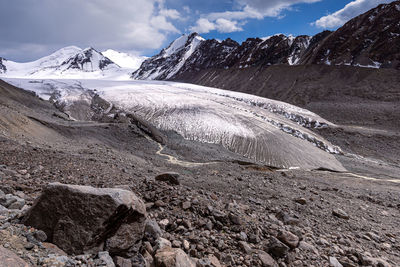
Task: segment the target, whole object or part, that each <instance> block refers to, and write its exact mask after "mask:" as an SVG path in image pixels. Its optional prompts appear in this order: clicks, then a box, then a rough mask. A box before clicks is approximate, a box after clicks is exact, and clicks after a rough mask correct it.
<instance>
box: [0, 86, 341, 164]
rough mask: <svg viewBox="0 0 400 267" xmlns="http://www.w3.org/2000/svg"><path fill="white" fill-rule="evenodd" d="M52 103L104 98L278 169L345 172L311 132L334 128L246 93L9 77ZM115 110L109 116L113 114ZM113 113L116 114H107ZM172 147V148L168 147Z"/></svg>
mask: <svg viewBox="0 0 400 267" xmlns="http://www.w3.org/2000/svg"><path fill="white" fill-rule="evenodd" d="M6 81H7V82H9V83H11V84H13V85H15V86H18V87H21V88H24V89H27V90H31V91H33V92H35V93H36V94H37V95H38V96H39V97H41V98H43V99H46V100H50V99H52V100H55V101H58V102H59V103H62V104H63V106H64V107H65V112H66V113H68V112H69V114H73V112H72V110H69V107H71V108H72V104H73V103H74V102H76V101H84V102H86V103H87V104H88V105H90V103H91V101H92V99H93V96H95V95H97V96H100V97H101V98H102V99H104V100H106V101H107V102H109V103H110V104H112V105H113V106H115V107H118V108H119V109H120V110H123V111H124V112H126V113H132V114H135V115H136V116H139V117H140V118H142V119H144V120H147V121H149V122H150V123H151V124H153V125H154V126H155V127H157V128H158V129H160V130H163V131H166V132H168V131H174V132H176V133H178V134H180V135H181V136H182V137H183V138H185V139H188V140H192V141H197V142H203V143H214V144H219V145H222V146H223V147H225V148H226V149H228V150H230V151H232V152H235V153H237V154H239V155H242V156H244V157H247V158H248V159H251V160H254V161H256V162H261V163H263V164H266V165H268V166H273V167H276V168H285V169H289V168H291V169H293V168H301V169H317V168H326V169H332V170H336V171H344V170H345V169H344V168H343V166H342V165H341V164H340V163H339V161H338V160H337V159H336V158H335V154H340V153H341V151H340V148H339V147H336V146H334V145H332V144H331V143H330V142H328V141H327V140H325V139H324V138H323V137H321V136H319V135H318V134H316V133H314V132H313V131H312V130H311V128H323V127H335V125H334V124H333V123H331V122H329V121H327V120H325V119H323V118H321V117H320V116H318V115H316V114H314V113H312V112H310V111H308V110H305V109H302V108H299V107H296V106H293V105H290V104H287V103H284V102H280V101H275V100H271V99H266V98H262V97H257V96H253V95H248V94H244V93H237V92H231V91H227V90H221V89H216V88H210V87H204V86H197V85H192V84H185V83H177V82H165V81H134V80H133V81H132V80H131V81H115V80H95V79H82V80H73V79H64V80H63V79H54V80H51V79H42V80H41V79H36V80H34V79H6ZM110 112H111V109H107V110H105V111H104V113H105V114H104V115H106V116H113V115H114V114H112V113H110ZM108 113H110V114H108ZM167 145H168V144H167Z"/></svg>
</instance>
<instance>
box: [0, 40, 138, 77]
mask: <svg viewBox="0 0 400 267" xmlns="http://www.w3.org/2000/svg"><path fill="white" fill-rule="evenodd" d="M132 70H133V69H132V68H122V67H120V66H119V65H117V64H116V63H114V62H113V61H112V60H110V59H109V58H107V57H106V56H104V55H103V54H102V53H100V52H98V51H97V50H96V49H94V48H92V47H89V48H86V49H81V48H79V47H76V46H68V47H65V48H62V49H60V50H58V51H56V52H54V53H53V54H51V55H49V56H46V57H43V58H40V59H38V60H35V61H32V62H26V63H18V62H13V61H10V60H5V59H2V60H1V61H0V75H1V76H2V77H14V78H79V79H92V78H96V79H98V78H110V79H129V76H130V73H131V72H132Z"/></svg>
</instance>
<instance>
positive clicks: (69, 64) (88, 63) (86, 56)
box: [59, 47, 118, 72]
mask: <svg viewBox="0 0 400 267" xmlns="http://www.w3.org/2000/svg"><path fill="white" fill-rule="evenodd" d="M111 65H114V66H115V67H118V66H117V65H116V64H115V63H114V62H112V61H111V60H110V59H109V58H107V57H105V56H103V55H102V54H101V53H100V52H98V51H96V50H95V49H94V48H92V47H90V48H86V49H84V50H82V51H80V52H78V53H77V54H76V55H74V56H72V57H70V58H68V59H67V60H66V61H64V62H63V63H62V64H61V66H60V67H59V68H60V69H62V70H68V69H78V70H83V71H89V72H90V71H98V70H104V69H105V68H106V67H108V66H111Z"/></svg>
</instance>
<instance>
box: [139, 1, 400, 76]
mask: <svg viewBox="0 0 400 267" xmlns="http://www.w3.org/2000/svg"><path fill="white" fill-rule="evenodd" d="M399 43H400V1H395V2H393V3H391V4H386V5H379V6H378V7H376V8H374V9H372V10H370V11H368V12H367V13H365V14H362V15H360V16H358V17H356V18H354V19H352V20H350V21H349V22H348V23H346V24H345V25H344V26H343V27H341V28H340V29H338V30H337V31H335V32H330V31H324V32H321V33H319V34H317V35H315V36H306V35H302V36H297V37H294V36H285V35H283V34H277V35H274V36H269V37H265V38H249V39H247V40H246V41H244V42H243V43H242V44H238V43H237V42H235V41H233V40H231V39H226V40H224V41H222V42H221V41H218V40H214V39H213V40H204V39H203V38H201V37H200V36H199V35H198V34H197V33H193V34H191V35H189V36H188V35H184V36H181V37H179V38H178V39H177V40H175V41H174V42H172V43H171V44H170V46H169V47H167V48H166V49H163V50H162V51H161V52H160V53H159V54H158V55H156V56H154V57H152V58H150V59H148V60H146V61H144V62H143V64H142V66H141V67H140V68H139V69H138V70H137V71H135V72H134V73H133V75H132V77H133V78H136V79H155V80H174V79H179V77H180V76H182V75H183V74H187V73H192V72H198V71H201V70H210V69H243V68H251V67H256V68H260V67H261V68H263V67H268V66H271V65H280V64H284V65H303V64H325V65H351V66H359V67H372V68H380V67H382V68H395V69H400V45H399ZM185 76H186V77H187V76H188V75H185Z"/></svg>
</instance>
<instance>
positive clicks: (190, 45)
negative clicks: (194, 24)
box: [132, 33, 205, 80]
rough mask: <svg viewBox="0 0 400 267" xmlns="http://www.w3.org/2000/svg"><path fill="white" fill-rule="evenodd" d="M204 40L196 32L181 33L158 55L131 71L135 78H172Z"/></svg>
mask: <svg viewBox="0 0 400 267" xmlns="http://www.w3.org/2000/svg"><path fill="white" fill-rule="evenodd" d="M204 41H205V40H204V39H203V38H201V37H200V36H199V35H198V34H197V33H193V34H191V35H182V36H181V37H179V38H178V39H176V40H175V41H173V42H172V43H171V44H170V45H169V46H168V47H167V48H165V49H163V50H162V51H161V52H160V53H159V54H158V55H155V56H154V57H152V58H150V59H149V60H145V61H144V62H143V64H142V65H141V67H140V69H139V70H137V71H136V72H134V73H133V75H132V77H133V78H135V79H149V80H155V79H157V80H163V79H170V78H172V77H173V76H174V75H175V74H176V73H177V72H178V71H179V70H180V69H181V68H182V66H183V64H184V63H185V62H186V60H187V59H189V58H190V57H191V56H192V54H193V52H194V51H196V49H197V48H198V46H199V44H200V43H202V42H204Z"/></svg>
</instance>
